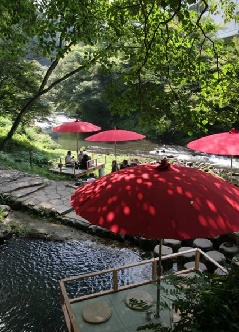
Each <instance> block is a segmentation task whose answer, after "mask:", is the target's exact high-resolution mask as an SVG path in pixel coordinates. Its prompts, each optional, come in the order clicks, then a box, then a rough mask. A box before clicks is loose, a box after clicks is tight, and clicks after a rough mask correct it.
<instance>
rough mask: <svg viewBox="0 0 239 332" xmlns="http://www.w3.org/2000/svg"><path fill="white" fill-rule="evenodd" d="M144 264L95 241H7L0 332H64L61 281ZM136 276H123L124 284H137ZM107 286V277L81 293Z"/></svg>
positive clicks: (0, 253)
mask: <svg viewBox="0 0 239 332" xmlns="http://www.w3.org/2000/svg"><path fill="white" fill-rule="evenodd" d="M140 260H141V256H140V253H139V252H138V251H137V250H135V251H134V250H132V249H127V248H117V247H112V246H110V245H109V246H105V245H103V244H98V243H95V242H92V241H82V242H78V241H69V242H64V243H61V242H48V241H43V240H26V239H11V240H9V241H8V242H6V243H5V244H3V245H2V246H0V332H65V331H66V326H65V321H64V317H63V313H62V310H61V306H60V292H59V280H60V279H62V278H65V277H69V276H74V275H79V274H84V273H88V272H93V271H96V270H103V269H107V268H111V267H115V266H122V265H126V264H129V263H132V262H137V261H140ZM138 272H139V271H138ZM138 272H137V271H136V273H133V272H132V273H131V272H129V273H127V274H126V275H125V274H122V275H121V276H120V277H121V279H122V280H121V282H122V283H128V282H131V281H132V280H137V278H138V277H139V273H138ZM142 273H145V271H142ZM108 282H109V280H107V276H106V277H105V278H102V277H101V278H98V279H97V280H94V281H93V282H92V284H91V283H85V284H82V285H81V288H80V292H81V293H82V292H83V293H85V294H86V293H87V292H88V291H89V290H92V289H93V288H97V290H100V289H104V287H105V286H106V284H107V283H108ZM67 291H68V293H70V294H74V293H75V291H76V289H75V288H74V285H72V287H71V286H70V288H68V289H67Z"/></svg>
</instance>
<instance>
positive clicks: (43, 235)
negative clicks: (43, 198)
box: [3, 210, 139, 249]
mask: <svg viewBox="0 0 239 332" xmlns="http://www.w3.org/2000/svg"><path fill="white" fill-rule="evenodd" d="M3 223H4V224H6V225H10V226H11V227H12V228H13V230H15V232H16V234H17V236H22V237H28V238H38V239H47V240H51V241H84V240H91V241H94V242H98V243H101V244H107V245H110V246H113V247H118V248H126V247H127V248H135V246H134V245H133V244H130V243H128V242H124V243H121V242H118V241H116V240H111V239H105V238H100V237H98V236H96V235H91V234H87V233H85V232H83V231H81V230H78V229H75V228H73V227H71V226H66V225H62V224H60V223H54V222H52V221H49V220H48V219H44V218H37V217H36V216H32V215H29V214H27V213H26V212H21V211H12V210H11V211H10V212H9V214H8V216H7V218H5V219H4V221H3ZM138 249H139V248H138Z"/></svg>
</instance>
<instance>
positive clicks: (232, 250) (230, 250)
mask: <svg viewBox="0 0 239 332" xmlns="http://www.w3.org/2000/svg"><path fill="white" fill-rule="evenodd" d="M219 251H220V252H221V253H223V254H224V255H225V256H226V257H227V258H228V259H232V258H233V256H235V255H236V254H237V253H238V251H239V248H238V246H237V245H236V244H234V243H232V242H223V243H222V244H221V245H220V246H219Z"/></svg>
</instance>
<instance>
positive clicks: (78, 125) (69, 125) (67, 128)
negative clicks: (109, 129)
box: [53, 120, 101, 153]
mask: <svg viewBox="0 0 239 332" xmlns="http://www.w3.org/2000/svg"><path fill="white" fill-rule="evenodd" d="M100 129H101V127H98V126H95V125H94V124H92V123H90V122H84V121H80V120H75V121H70V122H65V123H63V124H61V125H59V126H57V127H54V128H53V131H56V132H61V133H77V153H78V133H88V132H92V131H99V130H100Z"/></svg>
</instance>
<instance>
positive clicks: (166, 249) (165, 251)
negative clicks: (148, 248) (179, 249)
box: [154, 244, 173, 256]
mask: <svg viewBox="0 0 239 332" xmlns="http://www.w3.org/2000/svg"><path fill="white" fill-rule="evenodd" d="M154 253H155V254H156V255H159V245H158V244H157V245H156V246H155V247H154ZM172 253H173V249H172V248H171V247H168V246H164V245H162V253H161V254H162V256H167V255H171V254H172Z"/></svg>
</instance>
